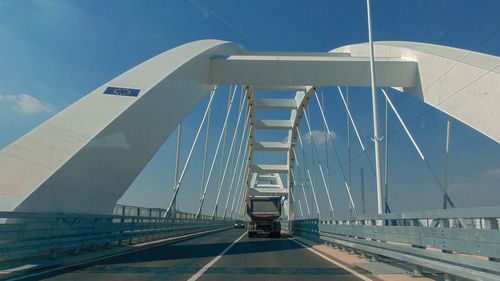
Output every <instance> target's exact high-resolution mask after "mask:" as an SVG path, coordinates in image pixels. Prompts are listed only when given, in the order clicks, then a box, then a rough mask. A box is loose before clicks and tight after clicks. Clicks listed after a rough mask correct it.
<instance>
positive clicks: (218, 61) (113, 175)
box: [0, 39, 500, 281]
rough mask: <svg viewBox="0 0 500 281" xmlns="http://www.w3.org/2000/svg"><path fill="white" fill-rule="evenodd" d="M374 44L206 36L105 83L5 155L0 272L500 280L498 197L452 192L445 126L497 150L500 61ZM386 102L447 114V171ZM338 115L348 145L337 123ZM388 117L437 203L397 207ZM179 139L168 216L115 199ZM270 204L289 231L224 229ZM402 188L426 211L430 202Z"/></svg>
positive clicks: (55, 276) (20, 275)
mask: <svg viewBox="0 0 500 281" xmlns="http://www.w3.org/2000/svg"><path fill="white" fill-rule="evenodd" d="M372 43H373V42H371V39H370V42H369V43H363V44H354V45H348V46H343V47H339V48H336V49H333V50H332V51H330V52H328V53H289V52H279V53H270V52H260V53H258V52H250V51H248V50H246V49H245V48H244V47H243V46H241V45H239V44H237V43H233V42H226V41H219V40H201V41H196V42H192V43H188V44H185V45H182V46H179V47H177V48H174V49H172V50H169V51H166V52H164V53H162V54H160V55H158V56H156V57H154V58H151V59H150V60H147V61H146V62H144V63H142V64H139V65H137V66H136V67H133V68H131V69H129V70H127V71H126V72H124V73H123V74H121V75H119V76H118V77H116V78H114V79H112V80H111V81H109V82H107V83H105V84H103V85H101V86H99V87H97V88H96V89H95V90H94V91H92V92H91V93H89V94H88V95H87V96H85V97H83V98H82V99H81V100H79V101H77V102H75V103H74V104H72V105H70V106H69V107H68V108H66V109H65V110H63V111H61V112H60V113H58V114H56V115H55V116H53V117H52V118H50V119H49V120H47V121H46V122H44V123H43V124H41V125H40V126H39V127H37V128H35V129H34V130H32V131H31V132H29V133H28V134H26V135H25V136H23V137H21V138H19V139H18V140H17V141H15V142H14V143H12V144H11V145H9V146H8V147H6V148H5V149H3V150H2V151H1V152H0V279H12V280H23V279H26V280H29V279H40V280H41V279H48V280H391V278H392V280H404V279H407V278H409V275H411V276H412V278H413V279H412V280H418V279H417V278H421V279H422V280H428V279H432V280H462V279H466V280H488V281H490V280H491V281H493V280H500V263H499V259H500V235H499V234H500V230H499V218H500V206H499V205H498V199H496V200H495V198H493V200H492V202H494V204H490V205H491V206H483V207H475V208H463V207H461V206H459V204H457V203H456V202H457V201H456V200H455V198H454V196H453V194H452V193H451V192H450V189H449V183H448V182H449V173H448V170H449V167H448V166H449V162H450V161H451V160H450V159H449V158H450V145H451V143H452V142H451V140H452V136H453V135H452V133H451V128H452V127H453V126H456V125H459V126H464V127H467V128H468V129H470V131H471V132H474V133H477V134H478V135H480V136H481V137H484V138H485V139H487V140H488V141H490V142H492V143H495V144H498V142H500V126H499V123H498V120H500V110H499V109H500V72H499V71H498V67H500V58H499V57H495V56H490V55H486V54H481V53H476V52H472V51H467V50H462V49H456V48H450V47H446V46H438V45H432V44H424V43H415V42H377V43H376V44H374V45H373V44H372ZM375 74H376V75H375ZM356 88H365V90H366V89H367V88H369V89H370V90H371V92H370V93H371V96H369V95H367V92H362V91H360V92H359V93H362V94H361V95H364V96H366V97H370V98H371V99H370V100H371V108H370V111H371V113H372V116H373V119H371V120H370V124H369V125H367V124H366V123H365V124H364V125H363V126H360V120H358V119H357V118H356V115H355V114H353V107H352V100H350V98H349V97H350V95H349V92H350V91H352V90H353V89H356ZM395 95H406V96H407V97H411V98H412V102H409V103H408V104H407V106H408V107H411V106H412V105H413V104H414V103H416V102H418V103H422V104H426V105H427V106H429V107H428V108H427V111H426V112H428V111H430V110H434V112H436V113H439V114H440V116H442V117H443V118H442V120H444V122H446V129H445V132H443V136H445V138H443V148H444V149H443V150H444V151H439V152H442V155H443V158H444V165H443V167H440V168H437V167H436V165H433V164H432V163H431V162H430V161H429V158H432V157H429V155H432V154H433V153H432V152H429V151H427V150H425V149H424V148H423V147H422V146H421V143H420V142H419V140H418V139H417V138H415V137H414V134H413V132H412V131H413V130H412V129H413V128H412V127H410V126H409V122H408V120H405V118H404V116H403V115H402V114H400V113H401V112H400V108H398V104H397V103H394V102H393V99H394V96H395ZM329 96H330V97H332V96H333V97H336V98H338V99H337V101H338V105H340V106H339V107H338V108H337V109H339V108H340V110H333V109H332V104H331V103H328V102H326V101H327V100H328V97H329ZM219 97H222V98H219ZM325 97H326V98H325ZM351 97H352V96H351ZM379 99H382V100H383V101H384V104H385V112H386V114H385V124H384V125H385V132H384V133H382V132H381V131H382V130H381V128H380V124H379V123H380V122H379V114H378V111H379V109H381V106H380V105H379V103H378V100H379ZM221 101H222V102H221ZM220 104H223V105H222V106H221V105H220ZM197 113H198V115H201V116H198V115H196V114H197ZM339 114H341V115H342V118H344V119H342V120H345V121H346V122H344V123H346V128H347V136H348V137H347V141H346V142H345V143H343V142H342V141H339V139H338V138H337V133H336V131H335V130H333V126H334V125H333V124H336V122H337V123H338V116H339ZM192 115H196V116H195V117H196V118H197V117H201V118H200V119H201V121H199V120H198V119H196V122H195V123H196V125H195V126H193V125H192V124H193V122H191V123H189V122H187V121H186V120H189V118H195V117H193V116H192ZM332 116H333V117H332ZM391 116H392V119H393V120H394V121H395V122H397V124H398V126H399V127H398V128H400V129H401V131H402V132H403V137H404V138H405V140H407V141H408V142H407V144H408V147H406V148H407V150H409V151H411V153H412V154H411V155H413V156H414V157H415V158H416V159H418V161H419V164H420V165H421V166H419V167H420V168H422V169H423V170H425V172H426V174H425V175H424V176H421V175H416V174H413V173H412V171H410V172H408V173H407V174H405V175H406V176H407V177H408V178H410V180H412V179H415V178H418V177H425V178H428V179H430V180H429V181H430V182H431V184H429V186H431V187H432V188H435V189H436V190H437V191H436V193H433V194H434V195H436V194H437V195H436V196H435V197H438V200H437V201H438V202H439V208H438V207H434V209H427V208H420V209H417V210H415V209H416V208H409V209H413V211H399V210H398V208H392V206H393V205H392V203H393V202H394V201H390V200H389V198H390V197H389V194H390V193H389V190H391V191H392V190H395V189H396V188H398V186H394V187H393V186H391V188H394V189H390V188H389V167H390V165H389V162H390V160H389V159H390V158H389V150H390V148H391V147H390V144H389V142H388V138H389V137H390V136H391V133H390V132H389V120H391ZM198 121H199V122H198ZM363 127H364V128H365V131H366V128H369V130H372V129H373V135H372V136H371V137H368V138H367V137H364V135H365V134H366V132H363ZM318 128H321V129H320V130H318ZM190 130H191V131H194V132H191V133H192V134H189V132H188V133H187V134H186V131H190ZM214 131H215V132H217V134H215V135H216V138H215V140H213V139H211V135H212V132H214ZM338 132H340V130H339V131H338ZM171 135H172V136H174V137H176V142H175V143H176V147H175V155H173V154H174V153H171V154H172V155H169V157H170V158H172V159H175V168H174V169H173V170H174V171H173V174H174V175H173V179H174V182H173V188H170V189H169V190H170V191H171V194H170V195H169V196H170V197H169V198H168V200H165V201H168V204H167V203H165V207H166V208H165V209H163V208H143V207H133V206H124V205H117V203H118V200H120V198H121V197H122V196H123V195H124V194H125V192H126V191H127V189H128V188H129V187H130V186H131V185H132V184H133V182H134V180H136V179H137V177H138V176H139V174H140V173H141V171H143V169H144V167H145V166H146V165H147V164H148V163H149V162H150V160H151V159H152V158H153V157H154V155H155V154H156V153H157V152H158V151H159V150H161V149H160V148H161V146H162V145H163V143H164V142H165V141H166V140H167V139H168V138H169V136H171ZM186 135H187V136H192V138H191V137H186ZM184 138H186V139H188V141H186V140H184ZM202 139H203V140H202ZM351 140H353V141H351ZM370 140H371V141H370ZM203 141H204V144H200V142H203ZM186 143H187V144H188V146H187V148H186V147H183V146H185V144H186ZM344 144H345V146H346V147H345V153H340V152H339V151H340V146H341V145H342V146H344ZM200 147H202V148H200ZM353 147H356V149H357V152H358V154H357V156H359V157H358V158H359V159H357V160H358V162H357V164H359V163H360V162H362V164H359V165H360V166H362V168H361V169H360V179H359V181H357V180H355V179H354V178H353V176H352V174H353V173H352V167H353V165H354V162H355V159H353V157H352V155H351V152H352V148H353ZM372 150H373V152H374V153H373V156H372V155H371V152H372ZM432 151H433V152H434V153H437V152H436V150H432ZM183 152H185V153H183ZM397 152H398V154H404V153H402V152H401V150H398V151H397ZM184 154H185V155H184ZM407 160H408V159H405V160H404V161H407ZM332 163H335V164H332ZM396 165H398V166H401V167H402V168H404V167H405V165H403V164H401V163H396ZM193 166H197V167H198V169H191V168H192V167H193ZM193 170H195V171H194V172H193ZM364 171H366V175H367V178H369V179H370V181H369V182H368V184H366V185H367V187H366V188H367V190H368V189H369V190H370V191H369V192H365V174H364ZM496 172H498V170H497V171H496ZM216 174H218V175H216ZM217 178H218V179H217ZM198 180H199V181H198ZM411 187H412V190H411V191H414V190H417V191H420V190H426V191H428V189H424V187H423V186H420V185H419V184H418V183H412V186H411ZM426 188H427V186H426ZM406 192H408V190H406ZM367 194H371V196H370V198H371V199H373V200H372V201H370V202H367V200H366V199H367V198H366V195H367ZM422 194H424V192H422ZM266 196H267V197H269V196H274V197H278V199H277V200H276V202H277V203H276V206H275V207H278V206H279V207H280V208H281V207H283V209H284V210H285V212H284V214H283V215H282V216H280V218H279V225H281V226H282V227H283V234H284V236H283V237H282V238H281V239H274V238H267V237H256V238H254V239H250V238H248V237H247V236H246V235H245V233H246V232H245V230H241V229H233V227H234V225H235V223H237V222H239V221H240V220H248V217H247V216H246V213H247V210H249V209H251V208H252V207H251V202H250V200H249V198H253V197H266ZM404 196H406V199H407V202H405V203H403V204H413V203H415V202H414V201H418V202H419V203H421V204H422V205H423V204H424V203H426V202H424V201H425V200H427V199H429V198H430V197H432V196H421V197H420V198H413V197H412V196H411V195H406V194H405V195H404ZM186 198H187V199H186ZM339 198H341V199H339ZM395 201H396V200H395ZM367 203H368V204H367ZM398 203H399V202H398ZM441 203H442V205H441ZM429 205H431V204H429ZM399 206H400V208H399V209H404V208H401V204H400V205H399ZM413 206H415V205H413ZM182 210H183V211H182ZM370 210H376V211H373V212H371V211H370ZM276 223H277V224H276V225H278V222H277V221H276ZM273 230H274V229H273ZM278 233H279V232H278Z"/></svg>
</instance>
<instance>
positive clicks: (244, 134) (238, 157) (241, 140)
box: [222, 111, 250, 219]
mask: <svg viewBox="0 0 500 281" xmlns="http://www.w3.org/2000/svg"><path fill="white" fill-rule="evenodd" d="M249 118H250V112H248V111H247V113H246V119H245V123H244V127H243V131H242V132H241V139H240V144H239V148H238V155H237V156H236V161H235V165H234V168H233V173H232V176H231V180H230V183H229V193H228V195H227V198H226V204H225V206H224V214H223V216H222V218H223V219H224V218H226V214H227V208H228V205H229V199H230V197H231V194H232V191H233V185H234V179H235V177H236V173H237V172H238V170H239V167H240V166H239V163H240V158H241V151H242V150H243V144H244V142H245V136H246V133H247V127H248V119H249ZM246 146H248V138H247V139H246V142H245V147H246ZM243 157H245V156H243ZM241 165H243V163H242V164H241Z"/></svg>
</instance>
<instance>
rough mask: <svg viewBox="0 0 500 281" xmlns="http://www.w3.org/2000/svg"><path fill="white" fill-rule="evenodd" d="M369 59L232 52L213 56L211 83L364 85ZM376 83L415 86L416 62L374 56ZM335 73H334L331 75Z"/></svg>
mask: <svg viewBox="0 0 500 281" xmlns="http://www.w3.org/2000/svg"><path fill="white" fill-rule="evenodd" d="M369 64H370V60H369V59H368V58H366V57H329V56H317V57H310V56H279V57H276V56H265V55H233V56H229V57H227V58H215V59H213V60H212V73H211V80H210V82H211V83H214V84H229V83H238V84H245V85H255V86H267V85H288V86H304V85H316V86H332V85H333V86H336V85H351V86H359V87H363V86H367V85H369V84H370V71H369ZM376 67H377V70H378V71H379V73H381V74H380V75H379V77H377V79H378V80H377V85H380V86H383V87H404V88H409V87H414V86H415V85H416V82H417V79H416V78H417V76H418V75H417V74H418V72H417V63H416V62H414V61H410V60H407V59H402V58H383V57H377V62H376ZM332 73H334V74H335V75H332Z"/></svg>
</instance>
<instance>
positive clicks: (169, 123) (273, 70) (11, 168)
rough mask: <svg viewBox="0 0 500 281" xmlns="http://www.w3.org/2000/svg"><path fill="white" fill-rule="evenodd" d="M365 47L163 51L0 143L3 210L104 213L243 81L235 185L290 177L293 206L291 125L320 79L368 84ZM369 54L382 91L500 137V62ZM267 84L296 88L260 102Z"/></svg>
mask: <svg viewBox="0 0 500 281" xmlns="http://www.w3.org/2000/svg"><path fill="white" fill-rule="evenodd" d="M369 52H370V48H369V45H368V44H356V45H349V46H344V47H340V48H337V49H334V50H332V51H331V52H330V53H252V52H247V51H245V50H244V48H243V47H241V46H240V45H238V44H235V43H230V42H224V41H218V40H202V41H196V42H193V43H189V44H186V45H183V46H180V47H177V48H175V49H172V50H169V51H167V52H165V53H163V54H160V55H158V56H156V57H154V58H152V59H150V60H148V61H146V62H144V63H142V64H140V65H138V66H136V67H134V68H132V69H130V70H128V71H127V72H125V73H123V74H122V75H120V76H118V77H116V78H115V79H113V80H111V81H109V82H107V83H105V84H104V85H102V86H100V87H98V88H97V89H96V90H94V91H93V92H91V93H90V94H88V95H87V96H85V97H84V98H82V99H80V100H79V101H77V102H75V103H74V104H72V105H71V106H69V107H68V108H67V109H65V110H63V111H62V112H60V113H59V114H57V115H56V116H54V117H52V118H51V119H49V120H48V121H46V122H45V123H43V124H41V125H40V126H39V127H37V128H35V129H34V130H32V131H31V132H29V133H28V134H27V135H25V136H23V137H22V138H20V139H18V140H17V141H15V142H14V143H13V144H11V145H9V146H8V147H7V148H5V149H4V150H2V151H1V152H0V209H1V210H4V211H12V210H15V211H33V212H65V213H103V214H110V213H111V212H112V211H113V208H114V206H115V204H116V202H117V200H118V199H119V198H120V197H121V196H122V194H123V193H124V192H125V191H126V190H127V188H128V187H129V185H130V184H131V183H132V181H133V180H134V179H135V178H136V177H137V175H138V174H139V173H140V172H141V170H142V169H143V168H144V166H145V165H146V164H147V162H148V161H149V159H151V157H152V156H153V155H154V153H155V152H156V151H157V150H158V148H159V147H160V145H161V144H162V143H163V141H164V140H165V139H166V138H167V137H168V136H169V135H170V134H171V133H172V132H173V131H174V130H175V129H176V127H177V126H178V124H179V123H180V122H181V121H182V120H183V119H184V118H185V117H186V115H187V114H188V113H189V112H190V111H191V110H192V109H193V108H194V107H195V106H196V105H197V104H198V103H199V102H200V100H201V99H202V98H203V97H205V96H206V95H207V94H209V93H210V92H214V91H215V87H216V85H220V84H233V85H244V87H245V88H244V95H245V98H246V104H247V108H248V117H247V118H246V119H247V120H246V123H245V124H246V125H245V126H247V127H248V128H246V127H245V129H244V130H243V131H246V130H247V129H248V140H247V144H246V145H247V147H248V149H247V150H246V151H245V150H244V152H243V155H244V156H243V158H242V159H244V158H247V159H248V163H247V164H246V165H247V166H246V169H244V170H240V171H238V172H236V170H235V171H234V172H233V175H232V176H231V177H230V178H234V177H235V176H234V175H236V174H238V177H237V179H236V182H239V179H242V178H243V179H244V180H243V181H242V184H243V185H244V187H245V188H248V187H249V184H250V181H251V179H252V177H254V175H256V174H254V173H258V174H259V175H266V174H275V173H287V174H288V185H289V187H291V188H288V187H285V188H284V189H286V190H287V193H288V199H289V204H290V208H289V210H290V212H292V211H293V196H292V193H293V187H294V185H295V180H294V172H293V169H294V167H295V166H296V163H295V162H296V157H297V155H296V153H297V152H296V144H297V138H298V137H300V135H298V134H297V132H298V130H297V128H298V126H299V124H300V120H301V117H302V116H305V115H304V113H305V111H304V109H305V108H306V107H307V105H308V103H309V101H310V99H311V98H313V99H314V98H315V97H313V95H315V93H316V88H318V87H322V86H370V68H369V64H370V59H369ZM374 54H375V63H374V69H375V71H376V73H377V75H376V78H375V81H374V82H375V85H376V86H377V87H392V88H396V89H399V90H402V91H403V92H404V93H407V94H410V95H412V96H414V97H417V98H418V99H420V100H422V101H423V102H425V103H427V104H429V105H431V106H433V107H435V108H437V109H439V110H441V111H443V112H445V113H446V114H448V115H450V116H452V117H453V118H455V119H458V120H460V121H462V122H464V123H465V124H467V125H469V126H470V127H472V128H474V129H476V130H477V131H479V132H481V133H483V134H484V135H486V136H488V137H490V138H491V139H493V140H495V141H497V142H500V126H498V120H500V111H499V110H498V108H500V90H499V89H500V69H499V68H498V67H499V66H500V58H498V57H494V56H490V55H485V54H480V53H475V52H471V51H466V50H460V49H455V48H449V47H443V46H437V45H430V44H423V43H412V42H377V43H376V44H375V50H374ZM107 87H119V88H131V89H138V90H140V92H139V95H138V96H137V97H133V96H119V95H106V94H103V92H104V91H105V90H106V89H107ZM262 91H294V92H295V93H296V94H295V97H294V98H291V99H290V98H286V99H285V98H256V97H255V93H256V92H262ZM233 97H234V96H233ZM318 103H319V100H318ZM235 107H236V106H235ZM346 108H347V109H348V107H347V104H346ZM208 109H209V108H208ZM256 109H267V110H269V109H270V110H289V111H290V112H291V113H290V119H289V120H256V118H255V114H254V113H255V110H256ZM202 124H203V122H202ZM353 125H354V124H353ZM325 126H326V127H327V123H326V120H325ZM354 126H355V125H354ZM256 130H285V131H287V132H288V138H287V140H285V141H282V142H257V141H255V132H256ZM331 140H332V142H333V138H331ZM233 145H234V140H233V141H231V147H232V146H233ZM255 151H284V152H286V153H287V155H288V156H287V158H288V161H287V163H284V164H282V165H264V164H255V163H253V161H252V159H253V153H254V152H255ZM179 181H182V175H180V178H178V179H177V180H176V183H177V185H180V183H179ZM323 181H324V179H323ZM231 182H233V179H231ZM205 184H206V182H205ZM317 184H319V185H320V186H321V183H317ZM319 188H320V187H319ZM346 188H347V190H348V191H349V188H350V187H349V185H348V181H347V179H346ZM245 190H246V189H245ZM313 191H314V190H313ZM237 192H240V191H239V190H235V191H234V193H237ZM272 192H275V190H274V191H272ZM202 196H203V195H202ZM228 202H229V201H226V203H225V205H226V208H227V205H228ZM306 204H307V202H306ZM233 205H234V200H233ZM307 207H308V209H309V206H307ZM318 211H319V210H318ZM331 211H332V212H333V207H332V210H331ZM289 217H294V216H293V213H290V214H289Z"/></svg>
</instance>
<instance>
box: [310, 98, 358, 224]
mask: <svg viewBox="0 0 500 281" xmlns="http://www.w3.org/2000/svg"><path fill="white" fill-rule="evenodd" d="M320 108H321V107H320ZM304 117H305V119H306V122H307V124H309V118H308V117H307V113H306V112H305V111H304ZM323 122H326V119H323ZM308 126H309V125H308ZM309 128H310V126H309ZM327 128H328V126H327ZM329 136H330V141H331V142H332V144H333V151H334V152H335V155H336V158H337V162H338V164H339V166H340V170H341V174H342V177H343V178H344V185H345V187H346V190H347V194H348V196H349V201H350V203H351V206H352V208H353V211H354V215H355V216H357V211H356V205H355V204H354V200H353V198H352V193H351V187H350V186H349V184H348V183H347V178H346V175H345V172H344V167H343V165H342V162H341V161H340V157H339V154H338V151H337V146H336V145H335V141H334V140H333V136H332V135H331V134H329ZM316 153H317V152H316Z"/></svg>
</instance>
